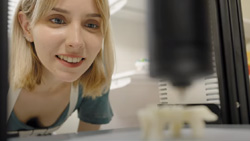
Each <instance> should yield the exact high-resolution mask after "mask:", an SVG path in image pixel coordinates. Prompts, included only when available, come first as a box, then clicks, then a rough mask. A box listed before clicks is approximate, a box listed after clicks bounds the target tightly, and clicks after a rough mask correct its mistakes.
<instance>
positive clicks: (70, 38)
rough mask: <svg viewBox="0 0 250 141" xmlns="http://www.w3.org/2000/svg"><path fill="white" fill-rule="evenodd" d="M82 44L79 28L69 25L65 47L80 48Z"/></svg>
mask: <svg viewBox="0 0 250 141" xmlns="http://www.w3.org/2000/svg"><path fill="white" fill-rule="evenodd" d="M84 44H85V43H84V39H83V35H82V31H81V27H80V26H79V25H77V24H74V25H71V26H70V27H69V28H68V32H67V40H66V46H67V47H71V48H81V47H83V46H84Z"/></svg>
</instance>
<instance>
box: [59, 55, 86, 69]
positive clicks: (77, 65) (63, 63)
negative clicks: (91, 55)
mask: <svg viewBox="0 0 250 141" xmlns="http://www.w3.org/2000/svg"><path fill="white" fill-rule="evenodd" d="M60 55H64V56H67V57H72V58H73V57H78V58H83V57H82V56H77V55H66V54H60ZM55 58H56V59H57V60H58V61H59V62H60V63H61V64H62V65H64V66H65V67H69V68H76V67H79V66H81V64H82V63H83V61H84V60H85V58H84V59H82V60H81V61H80V62H78V63H69V62H66V61H64V60H61V59H59V58H57V57H56V56H55Z"/></svg>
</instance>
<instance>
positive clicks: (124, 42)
mask: <svg viewBox="0 0 250 141" xmlns="http://www.w3.org/2000/svg"><path fill="white" fill-rule="evenodd" d="M136 15H137V16H136ZM142 15H143V13H142V14H141V13H133V12H128V10H126V9H124V10H123V11H119V12H118V13H116V14H115V15H113V16H112V17H111V22H112V28H113V36H114V41H115V50H116V70H115V73H120V72H124V71H129V70H134V69H135V66H134V63H135V62H136V61H137V60H138V59H141V58H148V57H147V43H146V31H145V29H146V27H145V22H144V19H143V16H142ZM129 17H130V18H129ZM133 17H134V18H135V19H133ZM131 18H132V19H131ZM136 18H137V19H136Z"/></svg>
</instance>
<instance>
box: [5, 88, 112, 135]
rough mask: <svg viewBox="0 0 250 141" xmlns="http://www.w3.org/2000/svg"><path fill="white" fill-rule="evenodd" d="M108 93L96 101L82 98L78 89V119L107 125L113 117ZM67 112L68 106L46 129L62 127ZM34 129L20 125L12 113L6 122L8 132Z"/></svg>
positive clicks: (80, 90) (76, 108) (80, 89)
mask: <svg viewBox="0 0 250 141" xmlns="http://www.w3.org/2000/svg"><path fill="white" fill-rule="evenodd" d="M108 96H109V92H107V93H105V94H103V95H102V96H101V97H98V98H96V99H92V98H88V97H82V87H81V86H80V87H79V97H78V101H77V104H76V107H75V110H78V117H79V119H80V120H81V121H84V122H87V123H92V124H106V123H109V122H110V120H111V119H112V117H113V112H112V109H111V106H110V102H109V98H108ZM68 111H69V105H68V106H67V107H66V109H65V110H64V112H63V113H62V114H61V116H60V117H59V118H58V119H57V121H56V122H55V123H54V124H53V125H51V126H50V127H46V128H53V127H56V126H60V125H62V124H63V123H64V122H65V121H66V120H67V114H68ZM34 129H37V128H35V127H32V126H29V125H27V124H25V123H22V122H21V121H20V120H19V119H18V118H17V117H16V115H15V113H14V112H13V111H12V113H11V115H10V117H9V120H8V122H7V130H8V131H23V130H34Z"/></svg>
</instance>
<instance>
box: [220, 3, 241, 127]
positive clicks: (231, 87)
mask: <svg viewBox="0 0 250 141" xmlns="http://www.w3.org/2000/svg"><path fill="white" fill-rule="evenodd" d="M217 4H218V16H219V17H218V26H219V36H220V44H221V46H220V48H219V49H218V48H217V49H216V50H219V53H218V52H216V59H217V67H219V66H220V68H219V69H217V72H218V79H219V85H220V98H221V110H222V121H223V123H227V124H232V123H234V124H239V123H240V117H239V111H238V108H237V104H236V103H237V102H238V97H237V95H238V94H237V89H238V88H237V83H236V78H235V76H236V71H235V59H234V52H233V51H234V50H233V42H232V37H233V36H232V29H231V23H230V22H231V21H230V13H229V4H228V1H227V0H218V2H217ZM219 61H220V62H219ZM224 119H226V121H224Z"/></svg>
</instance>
